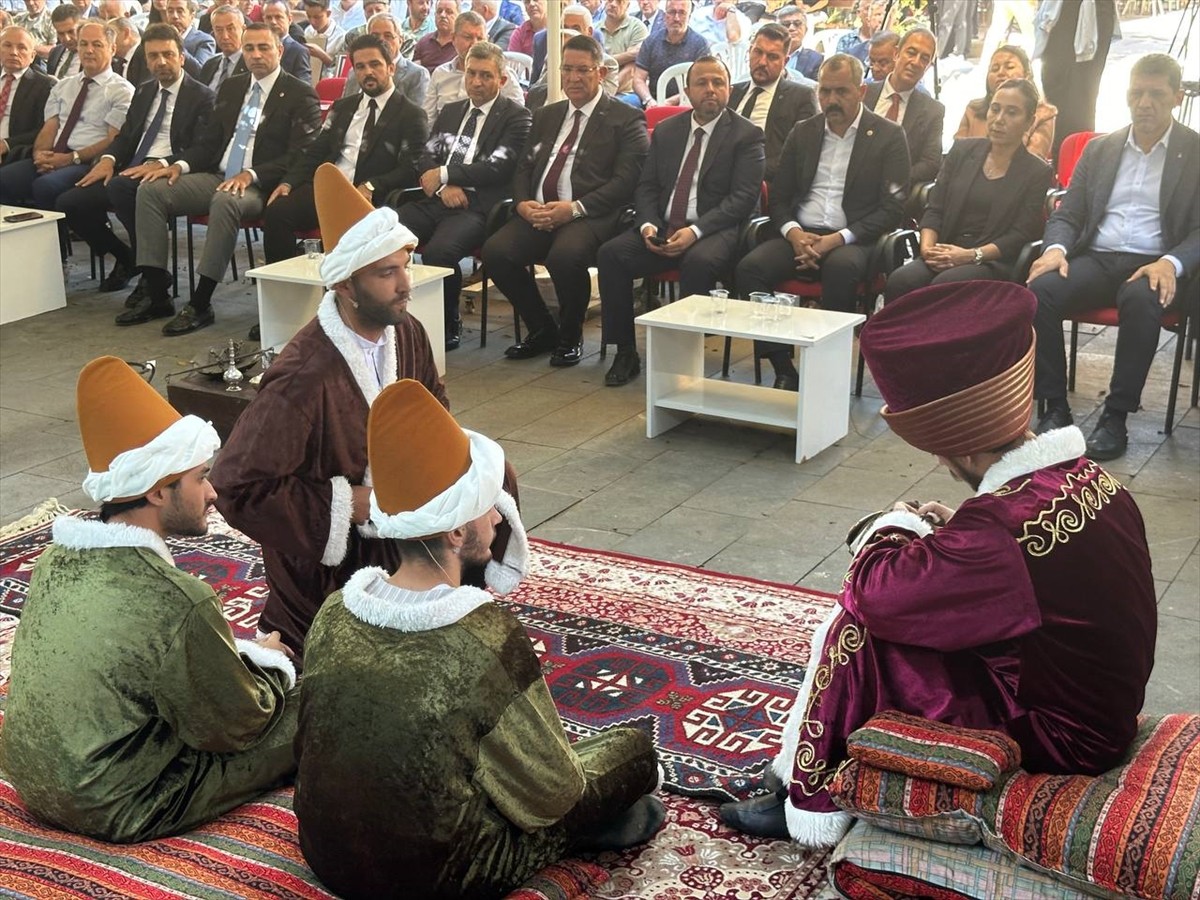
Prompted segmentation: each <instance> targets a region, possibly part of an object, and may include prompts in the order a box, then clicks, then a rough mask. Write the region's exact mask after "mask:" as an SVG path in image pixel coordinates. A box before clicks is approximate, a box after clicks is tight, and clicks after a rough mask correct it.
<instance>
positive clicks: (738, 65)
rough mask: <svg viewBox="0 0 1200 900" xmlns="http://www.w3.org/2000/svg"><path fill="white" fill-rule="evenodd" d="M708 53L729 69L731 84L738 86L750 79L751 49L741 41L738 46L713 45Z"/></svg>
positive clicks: (721, 42)
mask: <svg viewBox="0 0 1200 900" xmlns="http://www.w3.org/2000/svg"><path fill="white" fill-rule="evenodd" d="M708 52H709V53H710V54H712V55H713V56H715V57H716V58H717V59H719V60H721V61H722V62H724V63H725V67H726V68H727V69H729V83H730V84H737V83H738V82H739V81H745V80H746V79H747V78H749V77H750V57H749V55H748V53H749V47H748V46H747V45H746V44H744V43H742V42H741V41H739V42H738V43H736V44H730V43H728V42H727V41H719V42H717V43H715V44H713V45H711V46H710V47H709V48H708Z"/></svg>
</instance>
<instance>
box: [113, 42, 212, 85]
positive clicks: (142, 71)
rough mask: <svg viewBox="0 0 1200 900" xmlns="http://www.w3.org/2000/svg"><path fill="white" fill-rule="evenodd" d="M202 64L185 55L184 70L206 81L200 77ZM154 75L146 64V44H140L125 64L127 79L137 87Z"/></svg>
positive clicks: (198, 79) (199, 79)
mask: <svg viewBox="0 0 1200 900" xmlns="http://www.w3.org/2000/svg"><path fill="white" fill-rule="evenodd" d="M200 69H201V67H200V64H199V63H198V62H196V60H195V59H193V58H192V57H191V56H188V54H186V53H185V54H184V55H183V71H184V72H186V73H187V74H188V75H191V76H192V77H193V78H195V79H196V80H197V81H204V79H203V78H202V77H200ZM153 77H154V75H153V73H152V72H151V71H150V67H149V66H148V65H147V64H146V45H145V44H138V45H137V49H136V50H134V51H133V56H131V57H130V58H129V62H128V64H127V65H126V66H125V80H126V81H128V82H129V83H130V84H132V85H133V86H134V87H137V86H138V85H139V84H145V83H146V82H147V81H149V80H150V79H151V78H153Z"/></svg>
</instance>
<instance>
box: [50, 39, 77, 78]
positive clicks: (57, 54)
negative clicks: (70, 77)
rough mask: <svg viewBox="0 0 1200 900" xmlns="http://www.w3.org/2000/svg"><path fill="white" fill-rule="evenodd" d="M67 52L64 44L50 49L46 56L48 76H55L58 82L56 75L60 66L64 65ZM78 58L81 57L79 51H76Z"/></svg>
mask: <svg viewBox="0 0 1200 900" xmlns="http://www.w3.org/2000/svg"><path fill="white" fill-rule="evenodd" d="M66 52H67V48H66V47H65V46H64V45H63V44H55V45H54V46H53V47H51V48H50V52H49V53H48V54H47V55H46V74H47V75H51V76H54V78H55V79H56V80H57V78H58V76H57V75H55V73H56V72H57V71H58V67H59V65H60V64H61V63H62V58H63V54H64V53H66ZM75 55H76V58H78V56H79V51H78V50H77V51H75Z"/></svg>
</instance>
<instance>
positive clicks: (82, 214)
mask: <svg viewBox="0 0 1200 900" xmlns="http://www.w3.org/2000/svg"><path fill="white" fill-rule="evenodd" d="M143 45H144V46H145V54H146V62H147V64H148V65H149V67H150V72H151V74H152V75H153V78H152V79H151V80H150V81H147V82H146V83H145V84H142V85H141V86H140V87H138V88H137V89H136V90H135V91H134V94H133V100H132V101H130V104H129V112H128V113H127V114H126V116H125V124H124V125H123V126H121V130H120V131H119V132H118V133H117V136H116V138H114V139H113V142H112V143H111V144H109V146H108V150H107V151H106V152H105V153H104V155H102V156H101V157H99V158H98V159H97V160H96V162H95V164H94V165H93V166H92V168H91V169H90V170H89V171H88V172H87V174H85V175H84V176H83V177H82V178H81V179H79V181H78V182H76V187H74V188H72V189H71V190H69V191H67V192H65V193H63V194H61V195H59V198H58V204H57V207H56V208H57V209H58V211H59V212H62V213H65V214H66V216H67V224H68V225H70V226H71V229H72V230H73V231H74V232H75V233H76V234H78V235H79V236H80V237H82V238H83V239H84V240H85V241H87V243H88V246H89V247H91V248H92V250H93V251H95V252H96V253H98V254H100V255H101V256H103V255H104V254H106V253H110V254H112V257H113V259H114V260H115V262H116V264H115V265H114V266H113V269H112V272H110V273H109V275H108V277H107V278H105V279H104V281H103V282H101V284H100V290H101V291H102V292H105V293H108V292H111V291H119V290H121V289H122V288H123V287H125V285H126V284H128V283H129V279H130V278H131V277H133V271H134V259H135V257H134V251H133V249H132V248H131V247H130V246H129V245H128V244H126V243H125V242H124V241H122V240H121V239H120V238H119V237H117V235H116V234H115V233H113V230H112V229H111V228H110V227H109V224H108V208H109V206H110V205H111V206H112V208H113V209H114V210H115V211H116V214H117V219H118V220H119V221H120V222H121V224H122V225H124V226H125V232H126V234H128V235H129V237H130V240H133V238H134V235H135V234H136V233H137V232H136V228H135V226H134V211H135V205H136V197H137V189H138V185H140V184H141V181H142V178H144V177H145V175H147V174H148V173H150V172H153V171H156V170H158V169H162V168H166V167H167V166H169V165H170V164H171V163H173V162H174V161H175V159H176V157H177V156H178V155H179V154H180V153H181V152H182V151H183V148H184V147H187V146H190V145H191V143H192V141H193V140H194V139H195V138H196V136H198V135H199V134H200V133H201V132H202V131H203V130H204V127H205V125H206V123H207V122H208V116H209V113H210V112H211V111H212V107H213V101H214V99H215V97H214V95H213V92H212V91H210V90H209V89H208V88H206V87H205V86H204V85H202V84H200V83H199V82H198V81H196V80H195V79H193V78H192V77H191V76H190V75H188V74H187V73H185V72H184V71H183V41H182V39H181V38H180V37H179V33H178V32H177V30H176V29H175V28H173V27H172V26H170V25H163V24H158V25H151V26H150V27H149V28H147V29H146V35H145V38H144V39H143ZM160 110H161V112H160ZM131 296H137V294H136V292H135V294H134V295H131Z"/></svg>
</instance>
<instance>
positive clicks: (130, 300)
mask: <svg viewBox="0 0 1200 900" xmlns="http://www.w3.org/2000/svg"><path fill="white" fill-rule="evenodd" d="M145 298H146V279H144V278H139V279H138V283H137V284H136V285H134V287H133V290H132V291H130V292H129V296H128V297H126V298H125V308H126V309H133V308H134V307H135V306H137V305H138V304H139V303H141V302H142V300H144V299H145Z"/></svg>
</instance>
